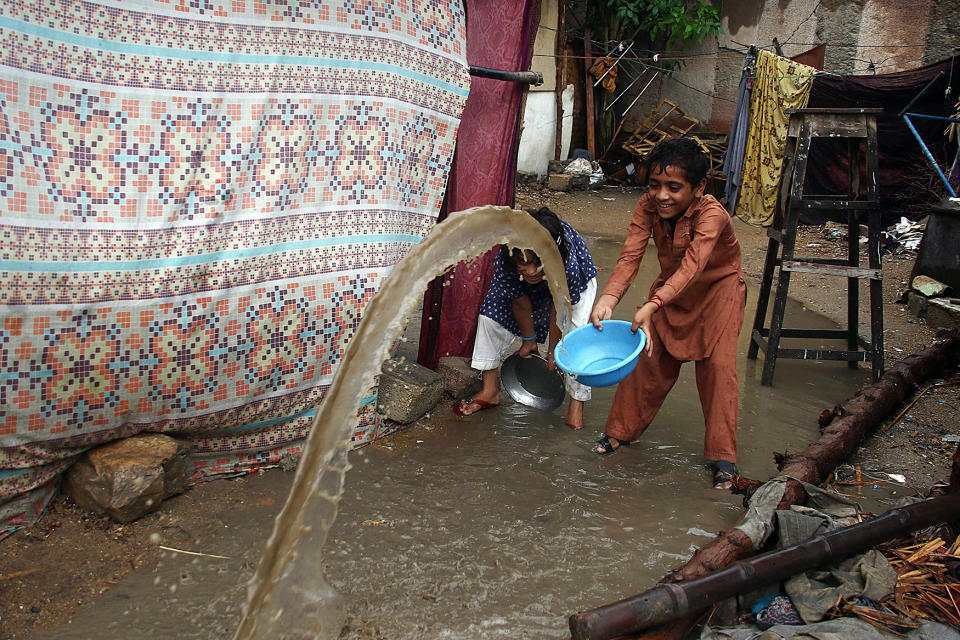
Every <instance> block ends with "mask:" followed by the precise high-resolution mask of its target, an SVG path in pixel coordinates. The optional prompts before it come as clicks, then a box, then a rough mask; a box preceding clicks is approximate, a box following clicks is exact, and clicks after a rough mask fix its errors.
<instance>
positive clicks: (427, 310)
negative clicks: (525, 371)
mask: <svg viewBox="0 0 960 640" xmlns="http://www.w3.org/2000/svg"><path fill="white" fill-rule="evenodd" d="M466 11H467V61H468V62H469V63H470V65H471V66H478V67H488V68H493V69H504V70H508V71H524V70H527V69H528V68H529V67H530V59H531V56H532V53H533V39H534V37H535V35H536V28H537V25H538V23H539V21H540V5H539V0H498V1H497V2H490V1H489V0H466ZM525 89H526V86H525V85H521V84H518V83H515V82H505V81H502V80H491V79H488V78H476V77H474V78H473V79H472V82H471V86H470V95H469V96H468V97H467V104H466V107H465V108H464V111H463V117H462V118H461V121H460V130H459V132H458V133H457V149H456V152H455V153H454V159H453V169H452V171H451V173H450V181H449V183H448V186H447V197H446V201H445V205H444V207H443V209H442V210H441V213H440V219H441V220H442V219H443V218H444V217H446V214H447V212H448V211H460V210H463V209H468V208H470V207H476V206H482V205H488V204H494V205H510V206H512V205H513V202H514V187H515V184H514V181H515V177H516V162H517V144H518V142H519V138H520V126H519V124H520V117H521V114H520V105H521V101H522V98H523V93H524V90H525ZM441 224H442V223H441ZM493 256H494V252H493V251H491V252H490V253H488V254H487V255H485V256H483V257H481V258H478V259H476V260H473V261H470V262H462V263H460V264H459V265H457V266H456V267H455V268H454V269H452V270H451V271H450V272H449V273H448V274H447V275H446V276H444V277H443V278H438V279H437V280H436V281H434V283H433V284H431V286H430V288H429V289H428V291H427V294H426V297H425V298H424V305H423V307H424V310H423V321H422V324H421V333H420V353H419V361H420V364H423V365H424V366H427V367H430V368H434V367H436V364H437V360H438V359H439V358H442V357H444V356H470V355H471V354H472V353H473V339H474V335H475V333H476V328H477V315H478V314H479V312H480V304H481V302H482V301H483V296H484V295H485V294H486V291H487V287H488V286H489V285H490V278H491V276H492V274H493ZM441 280H443V281H444V283H443V284H444V285H445V286H442V285H441Z"/></svg>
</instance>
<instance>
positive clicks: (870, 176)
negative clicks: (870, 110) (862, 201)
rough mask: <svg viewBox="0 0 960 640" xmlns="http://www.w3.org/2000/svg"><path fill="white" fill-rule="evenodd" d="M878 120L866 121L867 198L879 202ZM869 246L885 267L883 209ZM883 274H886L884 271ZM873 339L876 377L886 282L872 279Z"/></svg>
mask: <svg viewBox="0 0 960 640" xmlns="http://www.w3.org/2000/svg"><path fill="white" fill-rule="evenodd" d="M878 162H879V160H878V155H877V120H876V118H875V117H873V118H870V119H868V120H867V198H868V199H869V200H871V201H872V202H874V203H876V202H877V165H878ZM868 215H869V220H870V222H869V225H870V231H869V236H868V242H867V246H868V247H869V253H868V255H869V263H870V268H871V269H882V261H881V259H880V212H879V211H878V210H877V209H872V210H871V211H870V213H869V214H868ZM881 277H883V274H882V272H881ZM870 342H871V350H872V351H873V354H872V355H873V379H874V380H875V381H876V380H879V379H880V376H882V375H883V281H882V280H873V279H871V280H870Z"/></svg>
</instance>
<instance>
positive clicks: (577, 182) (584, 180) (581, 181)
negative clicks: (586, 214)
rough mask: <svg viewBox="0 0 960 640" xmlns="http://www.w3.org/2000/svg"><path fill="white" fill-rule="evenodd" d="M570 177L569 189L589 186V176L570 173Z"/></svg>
mask: <svg viewBox="0 0 960 640" xmlns="http://www.w3.org/2000/svg"><path fill="white" fill-rule="evenodd" d="M570 178H571V180H570V188H571V189H586V188H588V187H589V186H590V176H585V175H572V176H570Z"/></svg>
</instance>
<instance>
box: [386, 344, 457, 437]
mask: <svg viewBox="0 0 960 640" xmlns="http://www.w3.org/2000/svg"><path fill="white" fill-rule="evenodd" d="M442 397H443V379H442V378H441V377H440V374H439V373H437V372H435V371H431V370H430V369H427V368H426V367H423V366H420V365H419V364H417V363H416V362H412V361H410V360H407V359H406V358H391V359H389V360H387V361H386V362H384V363H383V370H382V372H381V373H380V390H379V391H378V393H377V411H379V412H380V413H382V414H383V415H385V416H387V417H388V418H390V419H391V420H394V421H396V422H399V423H400V424H409V423H411V422H413V421H414V420H416V419H417V418H419V417H421V416H422V415H424V414H425V413H427V412H428V411H430V410H431V409H433V408H434V407H435V406H437V403H438V402H440V399H441V398H442Z"/></svg>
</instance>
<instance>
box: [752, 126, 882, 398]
mask: <svg viewBox="0 0 960 640" xmlns="http://www.w3.org/2000/svg"><path fill="white" fill-rule="evenodd" d="M881 112H882V109H791V110H788V111H787V113H788V114H789V115H790V126H789V130H788V134H787V143H786V150H785V154H784V158H785V162H784V167H783V173H782V174H781V175H782V177H781V182H780V192H779V197H778V201H777V207H776V210H775V212H774V218H773V224H772V226H771V227H770V228H769V229H767V236H768V237H769V238H770V240H769V244H768V245H767V257H766V261H765V263H764V267H763V280H762V282H761V285H760V297H759V300H758V301H757V314H756V316H755V318H754V321H753V333H752V335H751V341H750V349H749V351H748V352H747V357H748V358H750V359H751V360H753V359H756V357H757V351H758V350H759V349H763V351H764V354H765V355H766V357H765V359H764V363H763V375H762V377H761V380H760V382H761V384H763V385H766V386H769V385H771V384H773V372H774V369H775V368H776V366H777V358H795V359H801V360H841V361H843V360H845V361H847V363H848V366H850V367H851V368H856V366H857V363H858V362H871V363H872V365H873V378H874V380H877V379H879V378H880V376H881V374H882V373H883V306H882V299H881V295H882V288H881V286H882V280H883V269H882V267H881V263H880V211H879V209H878V208H877V164H878V161H877V114H878V113H881ZM816 137H823V138H834V139H837V138H846V139H847V149H848V154H849V155H848V157H849V174H848V175H849V182H850V188H849V190H848V191H847V193H846V194H844V195H841V196H809V195H808V196H805V195H804V194H803V182H804V178H805V177H806V173H807V159H808V156H809V153H810V144H811V140H812V139H813V138H816ZM863 139H866V154H863V153H861V151H860V141H861V140H863ZM864 155H865V157H864ZM861 162H865V165H864V166H865V169H866V189H865V192H866V193H865V196H863V197H861V195H860V168H861ZM804 210H807V211H810V210H824V211H846V212H847V257H846V258H845V259H844V258H799V257H796V256H795V255H794V250H795V245H796V239H797V223H798V221H799V218H800V212H801V211H804ZM861 214H865V215H866V218H867V222H868V229H869V232H868V241H867V247H868V255H869V258H868V268H866V269H864V268H861V267H860V218H861ZM777 267H779V268H780V273H779V276H778V279H777V291H776V295H775V297H774V302H773V313H772V317H771V319H770V328H769V329H767V328H764V320H765V319H766V315H767V304H768V302H769V298H770V290H771V288H772V285H773V272H774V269H775V268H777ZM792 273H821V274H826V275H831V276H839V277H843V278H846V279H847V328H846V329H834V330H827V329H785V328H784V327H783V316H784V311H785V310H786V306H787V291H788V290H789V288H790V275H791V274H792ZM860 278H867V279H869V281H870V341H869V342H867V341H866V340H864V339H863V338H861V337H860V333H859V307H860V304H859V279H860ZM781 338H837V339H843V340H846V341H847V349H846V350H830V349H820V348H814V349H785V348H783V347H781V346H780V339H781Z"/></svg>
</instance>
